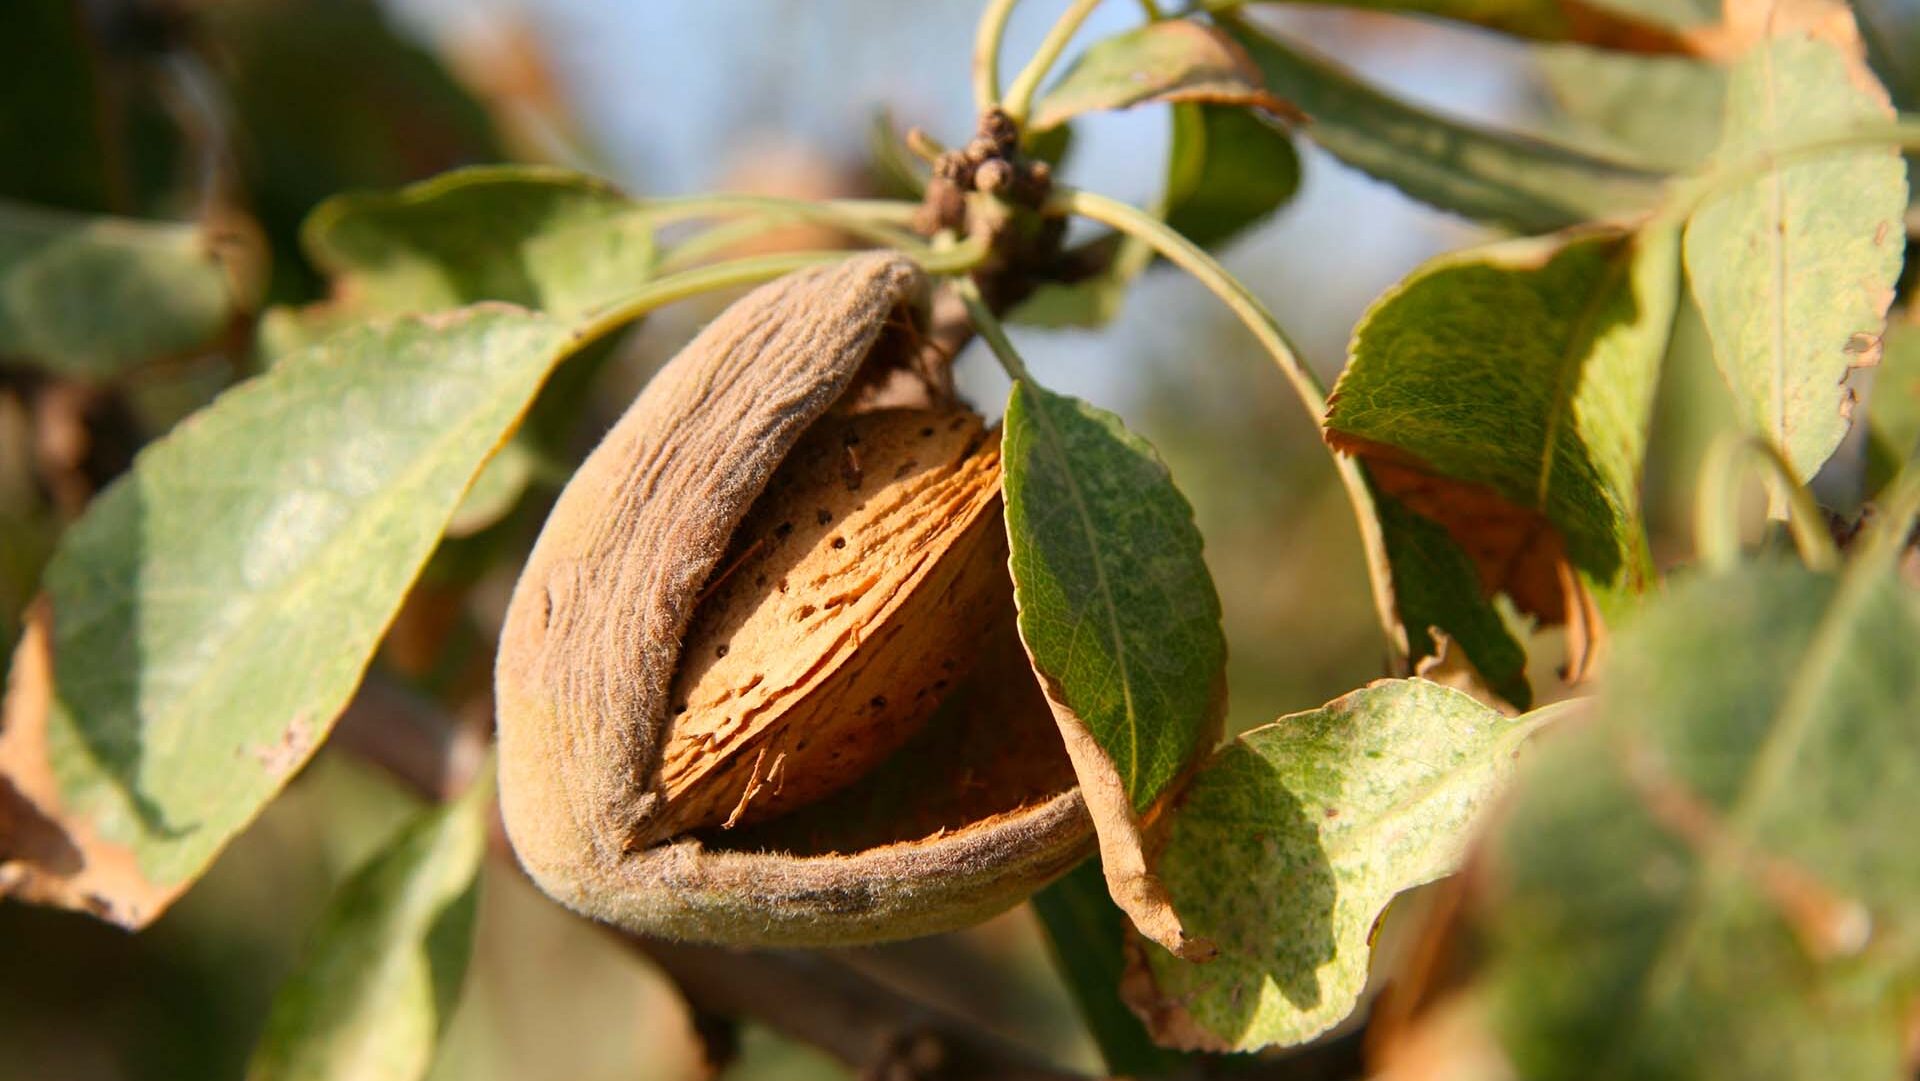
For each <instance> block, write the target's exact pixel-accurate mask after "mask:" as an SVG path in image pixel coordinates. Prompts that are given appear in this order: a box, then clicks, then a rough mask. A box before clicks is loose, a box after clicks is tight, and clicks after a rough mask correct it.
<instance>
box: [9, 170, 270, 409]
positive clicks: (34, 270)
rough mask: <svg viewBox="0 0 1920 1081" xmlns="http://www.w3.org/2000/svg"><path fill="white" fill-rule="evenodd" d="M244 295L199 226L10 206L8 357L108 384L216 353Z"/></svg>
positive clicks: (216, 247) (215, 245)
mask: <svg viewBox="0 0 1920 1081" xmlns="http://www.w3.org/2000/svg"><path fill="white" fill-rule="evenodd" d="M239 294H240V289H239V287H238V283H236V281H235V280H234V271H232V270H231V269H230V268H229V267H228V265H227V263H226V262H225V261H224V260H223V259H222V257H221V247H220V244H219V243H218V241H217V239H216V238H215V237H213V236H210V235H209V234H208V232H207V231H206V230H204V229H202V228H201V227H200V226H198V225H194V224H191V223H173V222H147V221H132V220H128V219H125V218H109V217H96V216H89V215H82V214H71V213H67V212H64V211H56V210H46V209H42V208H39V207H31V206H26V205H24V204H21V203H10V202H4V201H0V355H6V356H12V357H19V358H22V359H28V360H32V361H35V362H37V363H38V364H40V365H42V366H44V367H47V368H49V369H51V370H53V371H56V372H59V373H61V374H63V375H73V376H80V377H86V378H96V379H98V378H104V377H107V376H111V375H113V374H115V373H116V372H119V371H121V370H122V369H124V368H127V367H129V366H131V365H134V364H138V363H140V362H141V361H146V360H153V359H156V358H161V357H171V356H179V355H182V354H186V353H190V352H193V351H195V350H198V349H204V348H206V347H208V346H209V345H211V344H212V343H213V342H214V341H215V340H216V339H217V338H219V337H220V335H221V334H222V333H223V332H224V331H225V330H226V329H227V327H228V326H229V324H230V323H231V322H232V320H233V319H234V317H235V315H236V314H237V312H238V310H239V308H240V307H241V299H240V295H239Z"/></svg>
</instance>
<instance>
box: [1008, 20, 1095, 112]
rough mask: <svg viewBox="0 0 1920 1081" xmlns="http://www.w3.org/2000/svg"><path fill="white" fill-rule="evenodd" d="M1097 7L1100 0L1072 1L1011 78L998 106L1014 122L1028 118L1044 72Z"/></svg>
mask: <svg viewBox="0 0 1920 1081" xmlns="http://www.w3.org/2000/svg"><path fill="white" fill-rule="evenodd" d="M1099 6H1100V0H1073V6H1071V7H1069V8H1067V10H1066V11H1065V12H1064V13H1062V14H1061V16H1060V18H1059V20H1058V21H1056V22H1055V23H1054V24H1053V27H1052V28H1051V29H1049V30H1048V31H1047V36H1046V37H1044V38H1041V39H1040V47H1039V48H1037V49H1035V50H1034V52H1033V59H1031V60H1028V61H1027V66H1026V67H1024V68H1021V69H1020V74H1018V75H1015V76H1014V77H1013V83H1012V85H1010V86H1008V87H1007V96H1006V98H1005V99H1003V100H1002V101H1001V102H1000V108H1001V109H1002V110H1004V111H1005V112H1006V114H1007V115H1008V116H1010V117H1012V118H1013V120H1014V122H1015V123H1020V122H1023V121H1025V120H1026V119H1027V113H1028V111H1029V110H1030V109H1031V108H1032V107H1033V96H1034V94H1036V93H1038V92H1039V90H1040V84H1041V83H1042V82H1043V81H1045V80H1046V77H1047V73H1048V72H1049V71H1052V70H1053V65H1054V64H1055V63H1057V62H1058V61H1059V59H1060V54H1061V53H1064V52H1066V51H1067V45H1068V43H1070V42H1071V41H1073V35H1075V34H1077V33H1079V32H1080V24H1081V23H1083V22H1086V21H1087V16H1089V15H1091V14H1093V9H1094V8H1097V7H1099Z"/></svg>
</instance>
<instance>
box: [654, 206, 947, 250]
mask: <svg viewBox="0 0 1920 1081" xmlns="http://www.w3.org/2000/svg"><path fill="white" fill-rule="evenodd" d="M917 210H919V204H918V203H909V202H904V201H900V200H895V199H828V200H821V201H818V202H816V201H814V200H811V199H781V198H777V197H774V196H770V195H689V196H685V197H681V198H669V199H646V200H642V201H641V202H640V205H639V209H638V211H637V213H639V214H641V215H643V216H644V217H646V219H647V220H649V221H651V222H653V223H655V224H658V225H665V224H667V223H668V222H676V221H690V220H694V219H698V218H733V217H739V216H741V215H758V216H762V217H769V218H778V219H781V220H784V221H805V222H818V223H819V224H821V225H831V226H833V227H834V228H836V229H841V230H844V231H845V232H847V233H850V234H852V235H854V236H857V237H859V238H860V239H862V240H866V241H871V242H872V243H875V244H881V245H884V246H886V247H890V248H903V249H906V250H909V251H911V250H913V249H915V248H918V247H922V246H924V243H925V242H924V240H923V239H922V238H921V237H920V236H918V235H916V234H915V233H912V232H910V231H909V230H908V229H906V228H903V227H905V226H911V225H912V224H913V216H914V213H915V212H916V211H917Z"/></svg>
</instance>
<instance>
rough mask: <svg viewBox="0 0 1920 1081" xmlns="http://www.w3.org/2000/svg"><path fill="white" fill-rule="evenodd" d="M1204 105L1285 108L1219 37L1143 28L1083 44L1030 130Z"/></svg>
mask: <svg viewBox="0 0 1920 1081" xmlns="http://www.w3.org/2000/svg"><path fill="white" fill-rule="evenodd" d="M1156 101H1169V102H1211V103H1214V104H1223V105H1251V106H1259V107H1262V108H1268V109H1274V110H1278V111H1283V112H1285V111H1290V110H1289V109H1288V106H1287V104H1286V103H1285V102H1283V101H1281V100H1279V99H1278V98H1275V97H1273V96H1272V95H1270V94H1268V93H1267V92H1266V91H1265V90H1264V89H1263V88H1262V86H1261V84H1260V72H1259V70H1258V69H1256V68H1255V67H1254V66H1253V65H1252V64H1250V63H1248V61H1247V58H1246V56H1245V55H1244V54H1243V53H1241V52H1240V51H1239V50H1238V49H1235V48H1234V46H1233V42H1232V41H1230V40H1228V38H1227V37H1226V35H1224V34H1222V33H1220V32H1219V31H1218V30H1215V29H1214V28H1212V27H1210V26H1202V25H1200V24H1199V23H1196V22H1189V21H1187V20H1185V19H1168V20H1164V21H1161V22H1153V23H1148V24H1147V25H1145V26H1142V27H1139V28H1138V29H1135V30H1129V31H1127V32H1126V33H1123V34H1115V35H1114V36H1113V37H1110V38H1105V39H1103V40H1101V41H1097V42H1094V43H1093V44H1092V45H1089V46H1087V48H1086V51H1085V52H1082V53H1081V54H1080V56H1079V59H1077V60H1075V61H1074V64H1073V66H1072V67H1071V68H1068V69H1067V73H1066V74H1065V75H1062V76H1061V77H1060V81H1059V82H1057V83H1055V84H1054V85H1053V88H1052V89H1050V90H1048V91H1047V93H1046V94H1045V96H1043V97H1042V98H1041V99H1040V100H1039V102H1038V103H1036V104H1035V106H1034V109H1033V115H1032V117H1031V118H1030V119H1029V120H1028V124H1027V126H1028V127H1029V128H1030V129H1032V130H1034V131H1045V130H1047V129H1048V128H1051V127H1054V126H1056V125H1059V124H1062V123H1065V122H1066V121H1068V120H1071V119H1073V118H1074V117H1076V116H1079V115H1081V114H1082V113H1091V112H1100V111H1103V110H1108V109H1125V108H1129V107H1131V106H1134V105H1141V104H1144V103H1147V102H1156Z"/></svg>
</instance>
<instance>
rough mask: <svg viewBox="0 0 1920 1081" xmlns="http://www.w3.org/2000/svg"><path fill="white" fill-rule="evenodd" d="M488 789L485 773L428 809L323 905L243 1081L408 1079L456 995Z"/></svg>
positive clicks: (412, 1080)
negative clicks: (462, 791) (457, 794)
mask: <svg viewBox="0 0 1920 1081" xmlns="http://www.w3.org/2000/svg"><path fill="white" fill-rule="evenodd" d="M492 795H493V784H492V782H491V771H489V772H488V774H487V779H486V780H483V781H480V782H476V783H475V784H474V785H473V786H472V788H471V789H470V790H469V791H468V792H467V793H466V794H464V795H463V796H461V797H460V799H458V800H456V801H454V802H452V803H449V804H447V805H445V806H442V807H434V808H430V809H428V810H426V811H423V812H422V813H421V814H420V815H419V816H418V817H416V818H415V819H414V820H413V821H412V822H410V823H408V824H407V825H406V826H404V827H402V828H401V830H400V832H399V834H398V835H397V836H396V837H395V838H394V839H393V840H392V841H390V842H389V843H388V844H387V845H386V846H385V847H384V848H383V849H381V850H380V851H379V852H377V853H375V854H374V856H373V857H372V858H371V859H370V860H368V861H367V863H366V864H365V865H364V866H362V867H361V868H360V870H359V871H357V872H355V873H354V875H353V877H351V878H349V879H348V880H347V881H346V883H345V884H343V885H342V886H341V887H340V889H339V890H338V891H336V892H335V893H334V895H333V898H332V900H331V901H329V902H328V904H327V909H326V912H325V913H323V914H322V915H321V917H320V923H319V925H318V927H317V928H316V929H315V931H314V935H313V938H312V940H311V941H310V942H309V943H308V944H307V948H306V951H305V953H304V954H303V956H302V957H301V959H300V962H299V966H298V967H297V968H296V969H295V970H294V973H293V975H292V976H291V977H289V978H288V980H287V982H286V983H284V984H282V985H281V987H280V990H279V993H278V994H276V995H275V996H274V1000H273V1008H272V1010H271V1011H270V1012H269V1013H268V1015H267V1025H266V1030H265V1032H264V1033H263V1034H262V1036H261V1038H260V1042H259V1044H258V1045H257V1046H256V1047H255V1048H254V1052H253V1059H252V1061H251V1062H250V1063H249V1064H248V1067H247V1078H248V1081H416V1079H418V1078H420V1077H424V1076H425V1075H426V1073H427V1069H428V1067H429V1066H431V1065H432V1063H433V1055H434V1048H435V1045H436V1044H438V1042H439V1039H440V1034H441V1033H442V1032H443V1031H444V1030H445V1029H446V1026H447V1021H448V1019H449V1018H450V1017H451V1015H452V1013H453V1008H454V1005H455V1004H456V1002H457V1001H458V999H459V992H460V985H461V982H462V980H463V979H464V978H465V976H466V970H467V960H468V957H469V956H470V955H471V953H472V951H473V915H474V902H475V899H476V897H477V894H478V892H479V891H478V881H477V879H478V875H479V871H480V862H481V857H483V856H484V855H485V854H486V843H487V822H488V818H489V817H490V812H489V807H490V803H491V799H492Z"/></svg>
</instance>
